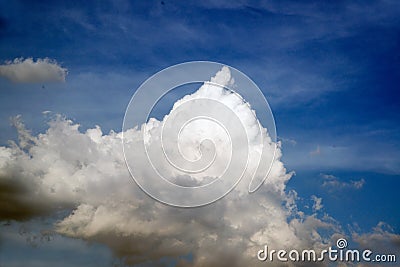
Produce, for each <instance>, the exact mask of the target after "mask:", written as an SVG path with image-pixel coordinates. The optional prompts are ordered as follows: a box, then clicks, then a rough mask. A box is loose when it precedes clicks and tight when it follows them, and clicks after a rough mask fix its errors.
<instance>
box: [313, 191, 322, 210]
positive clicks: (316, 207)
mask: <svg viewBox="0 0 400 267" xmlns="http://www.w3.org/2000/svg"><path fill="white" fill-rule="evenodd" d="M311 199H312V200H313V201H314V204H313V206H312V209H313V211H314V212H317V211H319V210H320V209H322V208H323V207H324V205H322V198H321V197H317V196H314V195H312V196H311Z"/></svg>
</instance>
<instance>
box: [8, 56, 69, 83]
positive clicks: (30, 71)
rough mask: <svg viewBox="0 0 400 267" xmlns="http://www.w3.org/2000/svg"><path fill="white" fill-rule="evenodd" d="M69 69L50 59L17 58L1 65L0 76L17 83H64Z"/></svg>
mask: <svg viewBox="0 0 400 267" xmlns="http://www.w3.org/2000/svg"><path fill="white" fill-rule="evenodd" d="M67 73H68V72H67V69H65V68H62V67H61V66H60V65H59V64H58V63H57V62H56V61H55V60H51V59H49V58H44V59H40V58H38V59H37V60H36V61H34V60H33V59H32V58H26V59H23V58H16V59H14V60H13V61H9V62H6V63H5V64H4V65H0V76H1V77H4V78H6V79H8V80H10V81H13V82H16V83H44V82H64V81H65V77H66V76H67Z"/></svg>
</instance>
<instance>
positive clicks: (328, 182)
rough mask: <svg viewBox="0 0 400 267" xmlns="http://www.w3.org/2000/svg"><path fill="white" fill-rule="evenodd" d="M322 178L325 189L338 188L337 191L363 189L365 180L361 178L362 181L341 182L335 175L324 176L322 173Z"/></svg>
mask: <svg viewBox="0 0 400 267" xmlns="http://www.w3.org/2000/svg"><path fill="white" fill-rule="evenodd" d="M321 177H322V178H323V180H324V182H323V183H322V186H323V187H329V188H331V189H332V188H336V189H344V188H349V189H356V190H358V189H361V188H362V187H363V186H364V184H365V180H364V179H363V178H361V179H360V180H351V181H350V182H343V181H340V179H339V178H338V177H336V176H334V175H331V174H323V173H321Z"/></svg>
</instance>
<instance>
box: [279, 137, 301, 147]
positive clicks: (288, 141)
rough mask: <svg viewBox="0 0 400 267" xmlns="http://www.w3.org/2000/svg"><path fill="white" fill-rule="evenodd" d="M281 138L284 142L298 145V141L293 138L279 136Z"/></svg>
mask: <svg viewBox="0 0 400 267" xmlns="http://www.w3.org/2000/svg"><path fill="white" fill-rule="evenodd" d="M279 139H280V140H281V141H282V142H283V143H289V144H291V145H292V146H295V145H297V141H296V140H294V139H291V138H284V137H279Z"/></svg>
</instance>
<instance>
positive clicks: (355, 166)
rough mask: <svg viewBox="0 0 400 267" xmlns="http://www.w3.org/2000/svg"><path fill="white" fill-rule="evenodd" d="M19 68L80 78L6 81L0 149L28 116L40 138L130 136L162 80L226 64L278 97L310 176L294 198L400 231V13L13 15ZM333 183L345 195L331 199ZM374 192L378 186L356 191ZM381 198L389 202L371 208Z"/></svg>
mask: <svg viewBox="0 0 400 267" xmlns="http://www.w3.org/2000/svg"><path fill="white" fill-rule="evenodd" d="M19 57H24V58H27V57H33V58H45V57H49V58H51V59H55V60H57V62H58V63H60V64H61V65H62V66H63V67H66V68H68V72H69V74H68V76H67V78H66V82H65V83H64V84H56V83H49V84H45V85H43V86H42V84H36V85H35V84H16V83H12V82H9V81H7V80H4V79H0V120H1V124H0V131H1V133H2V134H1V135H0V142H1V144H5V143H6V141H7V140H8V139H15V132H14V130H13V129H12V128H11V127H10V125H9V117H11V116H15V115H17V114H22V116H23V118H24V120H25V121H26V123H27V125H28V127H29V128H32V129H33V131H34V132H37V131H42V130H43V129H44V128H45V119H44V118H43V117H42V115H41V112H42V111H45V110H51V111H52V112H54V113H61V114H64V115H66V116H67V117H70V118H73V119H74V120H76V121H77V122H78V123H80V124H81V125H82V128H87V127H93V126H94V125H96V124H98V125H100V126H101V127H102V128H103V129H104V132H108V131H109V130H110V129H114V130H117V131H120V130H121V126H122V119H123V114H124V111H125V108H126V105H127V104H128V101H129V99H130V97H131V96H132V94H133V92H134V91H135V89H136V88H137V87H138V86H139V85H140V84H141V83H142V82H143V81H144V80H145V79H146V78H148V77H149V76H150V75H152V74H154V73H155V72H157V71H160V70H161V69H163V68H165V67H168V66H170V65H173V64H177V63H181V62H185V61H193V60H210V61H217V62H221V63H225V64H228V65H231V66H233V67H235V68H237V69H239V70H241V71H243V72H244V73H245V74H247V75H248V76H249V77H250V78H252V79H253V80H254V81H255V82H256V83H257V85H258V86H259V87H260V88H261V90H262V91H263V93H264V95H265V96H266V97H267V99H268V101H269V103H270V106H271V108H272V110H273V112H274V115H275V120H276V125H277V133H278V136H279V137H280V138H281V140H282V143H283V153H284V156H283V161H284V162H285V163H286V165H287V167H288V169H289V170H294V171H296V172H297V173H298V175H297V176H295V177H294V178H293V179H292V181H291V182H290V183H291V184H290V186H292V187H293V188H295V189H296V190H299V191H300V192H302V193H303V194H304V195H312V194H316V192H319V193H320V195H324V200H326V202H327V205H326V207H327V208H328V209H329V211H328V212H329V213H331V214H334V215H336V217H338V218H340V219H342V220H343V222H344V223H352V222H354V221H356V222H358V223H361V222H366V225H365V227H366V228H369V227H372V226H373V225H376V223H377V222H378V221H380V220H384V221H387V222H390V223H391V224H392V225H393V226H394V227H395V228H397V231H398V230H399V228H400V221H399V219H398V218H400V211H399V209H398V207H397V205H396V203H398V202H399V200H400V199H399V196H398V193H397V188H399V186H400V180H399V179H400V176H399V175H400V124H399V122H400V92H399V85H400V2H398V1H351V2H346V1H326V2H325V1H316V2H313V1H276V2H269V3H258V1H197V2H194V1H193V2H190V1H169V0H163V1H133V2H128V1H110V2H108V1H107V2H105V1H93V2H91V3H87V2H81V1H48V2H47V1H12V2H10V1H1V2H0V60H1V61H6V60H13V59H14V58H19ZM324 174H326V175H334V176H335V177H336V178H337V179H338V181H339V182H341V183H343V184H344V186H343V187H344V188H342V189H340V188H339V190H342V191H339V192H338V191H330V190H328V189H326V188H325V189H324V188H323V187H322V183H323V178H322V177H323V175H324ZM361 179H364V180H365V186H364V187H363V188H360V189H357V188H352V186H351V181H359V180H361ZM309 181H312V182H309ZM389 181H390V182H389ZM346 183H347V185H348V186H346ZM343 190H344V191H343ZM363 190H364V191H363ZM374 190H376V191H375V192H376V193H377V194H378V195H380V196H381V197H380V198H379V197H378V198H377V199H376V200H375V201H373V202H372V203H370V202H368V201H369V200H370V199H371V193H373V192H374ZM355 191H357V194H359V195H357V194H356V193H355ZM340 194H347V195H353V196H355V198H357V199H358V200H359V202H357V203H363V205H364V204H367V203H368V205H369V207H370V209H374V208H376V209H377V210H378V209H379V207H381V208H380V211H379V212H377V215H376V216H377V217H374V215H373V214H374V213H371V211H370V210H369V211H367V210H365V209H362V208H361V206H360V205H358V204H354V205H353V206H352V205H350V206H349V210H350V211H349V214H350V213H351V212H354V214H356V215H354V216H355V217H354V216H353V215H352V216H353V217H351V216H350V215H349V214H346V213H344V212H343V210H341V209H340V208H341V205H338V204H337V203H336V204H335V199H336V198H337V196H338V195H340ZM348 201H351V199H348ZM382 206H383V207H385V208H382ZM360 209H361V211H359V210H360ZM378 216H379V217H378Z"/></svg>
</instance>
